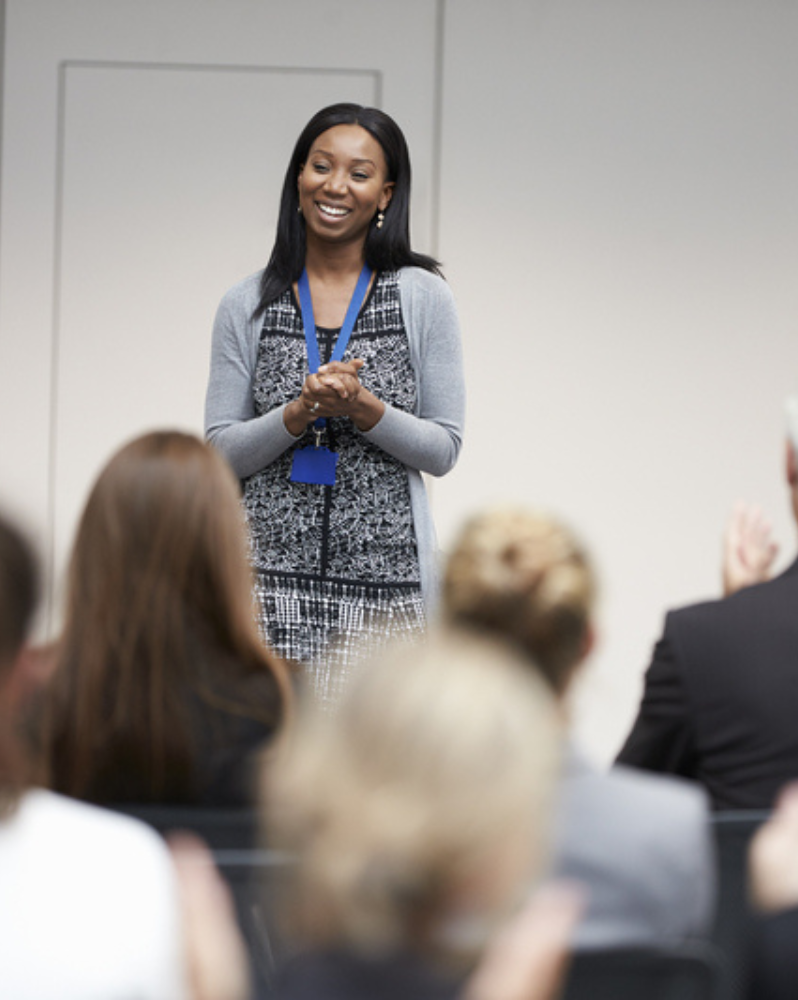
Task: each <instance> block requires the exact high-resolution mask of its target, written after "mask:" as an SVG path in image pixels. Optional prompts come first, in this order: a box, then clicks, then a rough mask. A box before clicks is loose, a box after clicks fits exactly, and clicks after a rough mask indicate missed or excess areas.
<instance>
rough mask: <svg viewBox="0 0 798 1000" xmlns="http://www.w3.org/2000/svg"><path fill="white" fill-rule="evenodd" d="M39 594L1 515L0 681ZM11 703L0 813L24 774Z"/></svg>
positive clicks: (5, 711) (0, 755)
mask: <svg viewBox="0 0 798 1000" xmlns="http://www.w3.org/2000/svg"><path fill="white" fill-rule="evenodd" d="M38 598H39V567H38V563H37V560H36V557H35V555H34V552H33V549H32V547H31V545H30V544H29V542H28V540H27V539H26V538H25V537H24V536H23V535H22V533H21V532H20V531H19V530H18V529H17V528H16V527H15V526H14V525H13V524H11V522H10V521H9V520H7V519H6V518H5V517H4V516H3V515H0V683H2V684H5V681H6V680H7V678H8V675H9V673H10V671H11V669H12V667H13V666H14V664H15V662H16V660H17V657H18V656H19V654H20V652H21V651H22V648H23V646H24V644H25V640H26V638H27V636H28V633H29V630H30V626H31V620H32V618H33V614H34V612H35V610H36V604H37V602H38ZM17 728H18V727H17V720H16V719H15V718H14V717H13V706H11V705H8V704H6V702H5V699H3V700H0V814H2V813H6V812H8V811H9V810H10V809H11V808H12V807H13V805H14V803H15V802H16V800H17V797H18V795H19V793H20V792H21V791H22V789H23V787H24V785H25V783H26V778H27V769H26V761H25V760H24V759H23V754H22V750H21V747H20V745H19V743H18V740H17V739H16V735H17Z"/></svg>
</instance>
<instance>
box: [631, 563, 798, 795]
mask: <svg viewBox="0 0 798 1000" xmlns="http://www.w3.org/2000/svg"><path fill="white" fill-rule="evenodd" d="M618 761H619V762H620V763H623V764H629V765H631V766H633V767H642V768H646V769H648V770H651V771H666V772H670V773H672V774H680V775H683V776H684V777H688V778H693V779H695V780H697V781H700V782H701V783H702V784H703V785H704V786H705V787H706V788H707V790H708V792H709V796H710V799H711V801H712V805H713V807H714V808H715V809H768V808H770V807H771V806H772V805H773V802H774V798H775V796H776V795H777V793H778V791H779V789H780V788H781V787H782V786H783V785H784V784H785V783H786V782H788V781H790V780H793V779H796V778H798V560H796V562H794V563H793V564H792V566H790V567H789V569H788V570H786V572H785V573H783V574H782V575H781V576H779V577H777V578H776V579H775V580H771V581H769V582H768V583H762V584H758V585H757V586H754V587H747V588H745V589H744V590H741V591H739V592H738V593H737V594H734V595H733V596H731V597H728V598H725V599H723V600H719V601H710V602H708V603H705V604H696V605H692V606H690V607H686V608H682V609H680V610H678V611H672V612H670V613H669V614H668V615H667V617H666V619H665V631H664V633H663V636H662V638H661V639H660V641H659V642H658V643H657V645H656V647H655V649H654V658H653V660H652V662H651V665H650V667H649V668H648V671H647V673H646V678H645V690H644V692H643V700H642V703H641V705H640V711H639V714H638V716H637V720H636V721H635V724H634V726H633V727H632V731H631V733H630V734H629V737H628V739H627V740H626V743H625V745H624V747H623V749H622V750H621V752H620V754H619V755H618Z"/></svg>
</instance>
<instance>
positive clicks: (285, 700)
mask: <svg viewBox="0 0 798 1000" xmlns="http://www.w3.org/2000/svg"><path fill="white" fill-rule="evenodd" d="M57 660H58V662H57V666H56V670H55V674H54V678H53V683H52V691H51V698H50V704H49V712H48V715H49V718H48V720H47V726H46V736H47V743H48V751H49V754H48V756H49V761H48V763H49V777H50V784H51V785H52V787H54V788H55V789H56V790H59V791H62V792H65V793H66V794H70V795H74V796H76V797H79V798H86V799H91V800H94V801H106V802H108V801H113V800H115V799H117V800H120V801H135V800H139V801H184V800H190V799H191V797H192V795H193V794H194V791H195V789H194V787H193V784H194V782H195V781H196V780H197V775H196V774H195V773H194V771H195V764H196V761H195V759H194V758H195V756H196V752H195V738H196V732H193V731H192V709H193V708H196V707H197V706H199V707H200V708H203V707H209V706H210V707H211V708H212V707H214V706H215V707H218V708H222V709H224V710H225V711H227V712H229V713H232V714H234V715H238V716H239V717H243V718H245V719H248V718H251V719H255V720H257V721H259V722H263V723H265V724H266V725H269V726H274V727H277V726H278V724H279V723H280V722H281V721H282V719H283V718H284V716H285V714H286V711H287V707H288V706H289V704H290V686H289V682H288V678H287V675H286V670H285V668H284V666H283V665H282V663H281V662H280V661H279V660H278V659H277V658H276V657H275V656H274V655H273V654H271V653H270V652H269V651H268V650H267V649H266V648H265V646H264V644H263V642H262V640H261V638H260V635H259V633H258V631H257V626H256V624H255V617H254V609H253V597H252V575H251V569H250V566H249V559H248V551H247V540H246V529H245V524H244V516H243V512H242V509H241V506H240V502H239V486H238V482H237V480H236V479H235V477H234V475H233V473H232V471H231V470H230V468H229V467H228V465H227V463H226V462H225V460H224V459H223V458H222V456H221V455H220V454H219V453H218V452H216V451H215V450H213V449H212V448H211V447H210V446H209V445H207V444H204V443H203V442H202V441H200V440H199V439H198V438H196V437H194V436H193V435H189V434H185V433H181V432H179V431H160V432H154V433H150V434H145V435H144V436H142V437H139V438H137V439H136V440H134V441H132V442H130V443H129V444H127V445H125V446H124V447H123V448H122V449H121V450H120V451H118V452H117V453H116V454H115V455H114V456H113V457H112V458H111V460H110V461H109V463H108V464H107V465H106V467H105V468H104V470H103V471H102V472H101V474H100V476H99V478H98V480H97V482H96V483H95V485H94V488H93V489H92V491H91V493H90V495H89V498H88V501H87V503H86V507H85V509H84V511H83V516H82V518H81V521H80V524H79V527H78V531H77V536H76V540H75V544H74V549H73V552H72V558H71V563H70V566H69V574H68V593H67V602H66V615H65V624H64V629H63V633H62V637H61V640H60V642H59V644H58V653H57ZM244 683H246V684H247V685H248V687H247V688H246V690H247V692H248V693H247V694H246V695H245V694H244V693H243V692H244V688H243V684H244ZM253 683H254V685H255V690H256V691H257V695H258V696H257V697H253V689H252V685H253ZM250 702H251V703H250ZM120 790H121V791H120Z"/></svg>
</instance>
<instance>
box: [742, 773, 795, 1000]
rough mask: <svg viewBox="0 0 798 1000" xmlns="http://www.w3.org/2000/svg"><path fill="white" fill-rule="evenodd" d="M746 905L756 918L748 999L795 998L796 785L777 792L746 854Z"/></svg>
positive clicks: (778, 999) (793, 784)
mask: <svg viewBox="0 0 798 1000" xmlns="http://www.w3.org/2000/svg"><path fill="white" fill-rule="evenodd" d="M749 857H750V868H749V877H750V888H751V893H750V894H751V902H752V904H753V906H754V908H755V909H756V910H758V911H759V913H760V921H759V924H758V926H757V928H756V934H755V942H754V949H753V970H752V977H751V984H750V989H749V996H750V998H751V1000H794V998H795V995H796V993H798V784H796V783H791V784H789V785H787V786H786V787H785V788H784V789H783V790H782V792H781V794H780V795H779V798H778V802H777V804H776V808H775V809H774V811H773V815H772V816H771V818H770V819H769V820H768V822H766V823H765V824H764V825H763V826H761V827H760V828H759V830H758V831H757V833H756V834H755V835H754V839H753V841H752V843H751V849H750V856H749Z"/></svg>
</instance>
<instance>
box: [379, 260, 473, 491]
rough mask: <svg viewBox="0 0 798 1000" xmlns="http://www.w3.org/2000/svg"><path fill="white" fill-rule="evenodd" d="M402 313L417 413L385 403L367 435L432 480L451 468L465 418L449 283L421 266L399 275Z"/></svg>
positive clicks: (457, 327) (456, 325)
mask: <svg viewBox="0 0 798 1000" xmlns="http://www.w3.org/2000/svg"><path fill="white" fill-rule="evenodd" d="M399 282H400V284H399V288H400V296H401V303H402V313H403V316H404V320H405V326H406V329H407V334H408V337H409V339H410V344H411V351H412V354H413V362H414V365H415V368H416V380H417V384H418V400H417V405H416V413H415V414H413V413H406V412H404V411H402V410H398V409H396V408H395V407H393V406H389V405H387V404H386V407H385V412H384V413H383V415H382V417H381V418H380V420H379V421H378V422H377V423H376V424H375V426H374V427H372V428H371V430H369V431H365V432H364V437H365V438H366V439H367V440H369V441H371V442H372V443H373V444H375V445H377V446H378V447H379V448H382V450H383V451H386V452H388V454H389V455H392V456H393V457H394V458H397V459H399V461H400V462H402V463H404V464H405V465H407V466H410V467H411V468H414V469H419V470H420V471H421V472H427V473H429V474H430V475H433V476H443V475H445V474H446V473H447V472H449V470H450V469H452V468H453V466H454V464H455V462H456V461H457V457H458V455H459V453H460V447H461V444H462V439H463V424H464V420H465V384H464V378H463V358H462V346H461V340H460V324H459V321H458V318H457V311H456V309H455V305H454V298H453V296H452V293H451V290H450V288H449V286H448V285H447V284H446V282H445V281H444V280H443V279H442V278H439V277H438V276H437V275H434V274H431V273H429V272H427V271H422V270H420V269H418V268H404V269H403V270H402V271H401V272H400V278H399Z"/></svg>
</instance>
